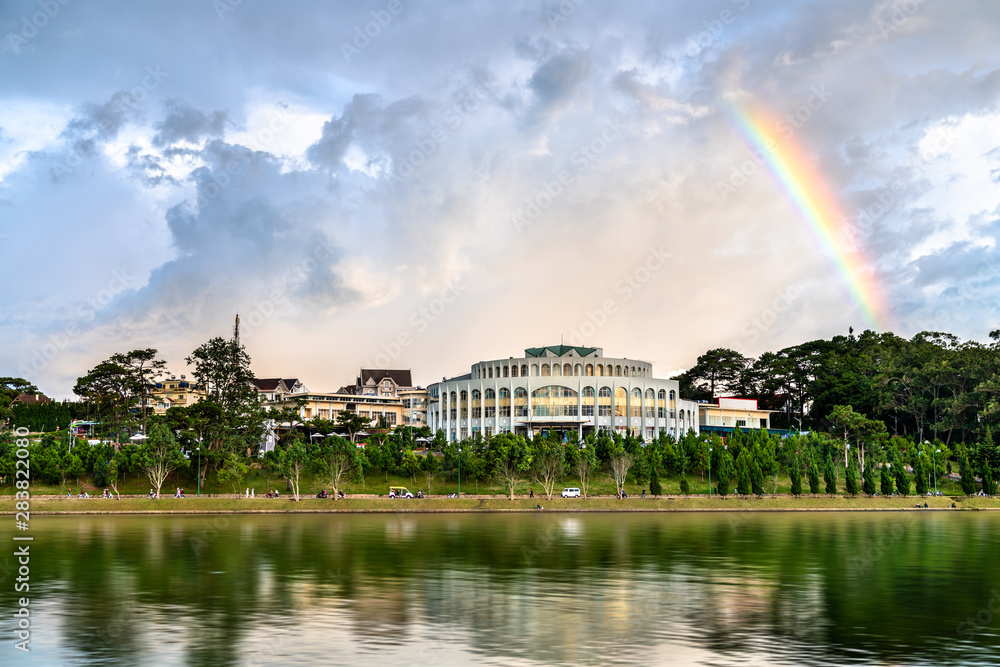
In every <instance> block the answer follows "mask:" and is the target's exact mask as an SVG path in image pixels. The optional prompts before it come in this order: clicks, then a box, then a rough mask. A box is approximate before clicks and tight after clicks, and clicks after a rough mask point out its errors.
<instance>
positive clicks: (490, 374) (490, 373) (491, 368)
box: [489, 366, 493, 378]
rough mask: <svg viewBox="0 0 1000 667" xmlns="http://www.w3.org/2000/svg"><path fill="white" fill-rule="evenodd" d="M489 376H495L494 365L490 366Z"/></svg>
mask: <svg viewBox="0 0 1000 667" xmlns="http://www.w3.org/2000/svg"><path fill="white" fill-rule="evenodd" d="M489 377H490V378H492V377H493V367H492V366H490V369H489Z"/></svg>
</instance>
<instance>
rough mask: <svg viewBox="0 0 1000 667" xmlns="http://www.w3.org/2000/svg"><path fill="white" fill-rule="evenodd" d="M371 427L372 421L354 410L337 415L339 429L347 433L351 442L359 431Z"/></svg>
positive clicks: (342, 411) (343, 411)
mask: <svg viewBox="0 0 1000 667" xmlns="http://www.w3.org/2000/svg"><path fill="white" fill-rule="evenodd" d="M370 427H371V419H369V418H368V417H362V416H361V415H360V414H358V413H357V412H354V411H353V410H341V411H340V412H338V413H337V428H338V429H341V430H343V431H346V432H347V435H348V437H349V438H350V440H351V442H354V436H355V434H357V433H358V432H359V431H364V430H365V429H366V428H370Z"/></svg>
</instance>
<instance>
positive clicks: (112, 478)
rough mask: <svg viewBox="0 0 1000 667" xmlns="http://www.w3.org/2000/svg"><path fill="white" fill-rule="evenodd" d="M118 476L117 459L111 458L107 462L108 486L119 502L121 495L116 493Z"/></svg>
mask: <svg viewBox="0 0 1000 667" xmlns="http://www.w3.org/2000/svg"><path fill="white" fill-rule="evenodd" d="M118 475H119V472H118V458H117V457H112V459H111V460H110V461H108V486H110V487H111V490H112V491H114V493H115V496H116V497H117V498H118V500H121V499H122V497H121V494H120V493H118V481H119V479H118Z"/></svg>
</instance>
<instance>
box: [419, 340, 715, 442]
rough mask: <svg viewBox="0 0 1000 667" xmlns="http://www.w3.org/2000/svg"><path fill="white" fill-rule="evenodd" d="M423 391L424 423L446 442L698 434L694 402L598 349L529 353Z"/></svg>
mask: <svg viewBox="0 0 1000 667" xmlns="http://www.w3.org/2000/svg"><path fill="white" fill-rule="evenodd" d="M427 391H428V403H427V422H428V425H429V426H430V427H431V429H432V430H433V431H437V430H438V429H441V430H443V431H444V432H445V434H446V437H447V438H448V440H449V441H457V440H462V439H464V438H469V437H472V436H473V435H475V434H476V433H480V434H482V435H483V436H487V435H490V434H493V433H500V432H513V433H519V434H525V435H527V434H532V435H534V434H537V433H539V432H543V431H569V430H574V431H576V432H577V433H578V434H579V435H580V436H584V435H586V434H587V433H589V432H591V431H595V430H611V431H617V432H620V433H625V432H629V433H632V434H633V435H636V436H640V435H641V436H642V437H644V438H645V439H647V440H650V439H652V438H655V437H657V436H658V435H659V434H660V433H661V432H664V431H666V432H668V433H671V434H674V435H675V436H676V435H682V434H684V433H686V432H687V431H688V430H693V431H694V432H696V433H697V432H698V404H697V403H696V402H694V401H687V400H681V399H680V397H679V393H678V392H679V386H678V383H677V381H676V380H667V379H660V378H654V377H653V369H652V365H651V364H649V363H647V362H644V361H636V360H634V359H627V358H624V357H622V358H609V357H605V356H604V351H603V350H602V349H601V348H598V347H575V346H569V345H552V346H548V347H537V348H528V349H527V350H525V351H524V356H521V357H509V358H507V359H497V360H495V361H481V362H479V363H476V364H474V365H473V366H472V368H471V371H470V372H469V373H467V374H465V375H462V376H459V377H454V378H451V379H446V380H443V381H441V382H437V383H434V384H432V385H430V386H429V387H428V388H427Z"/></svg>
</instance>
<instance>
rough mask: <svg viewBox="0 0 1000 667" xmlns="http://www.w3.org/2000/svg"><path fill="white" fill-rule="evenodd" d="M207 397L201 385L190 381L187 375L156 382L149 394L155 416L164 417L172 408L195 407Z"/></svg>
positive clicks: (173, 376)
mask: <svg viewBox="0 0 1000 667" xmlns="http://www.w3.org/2000/svg"><path fill="white" fill-rule="evenodd" d="M205 395H206V394H205V390H204V389H202V387H201V385H197V384H195V383H194V382H192V381H189V380H188V379H187V376H186V375H181V377H180V379H178V378H177V376H176V375H171V376H170V379H162V380H157V381H156V383H155V384H154V385H153V389H152V390H151V391H150V392H149V403H150V407H152V408H153V413H154V414H158V415H162V414H165V413H166V411H167V410H168V409H170V408H177V407H186V406H189V405H194V404H195V403H197V402H198V401H200V400H201V399H203V398H205Z"/></svg>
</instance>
